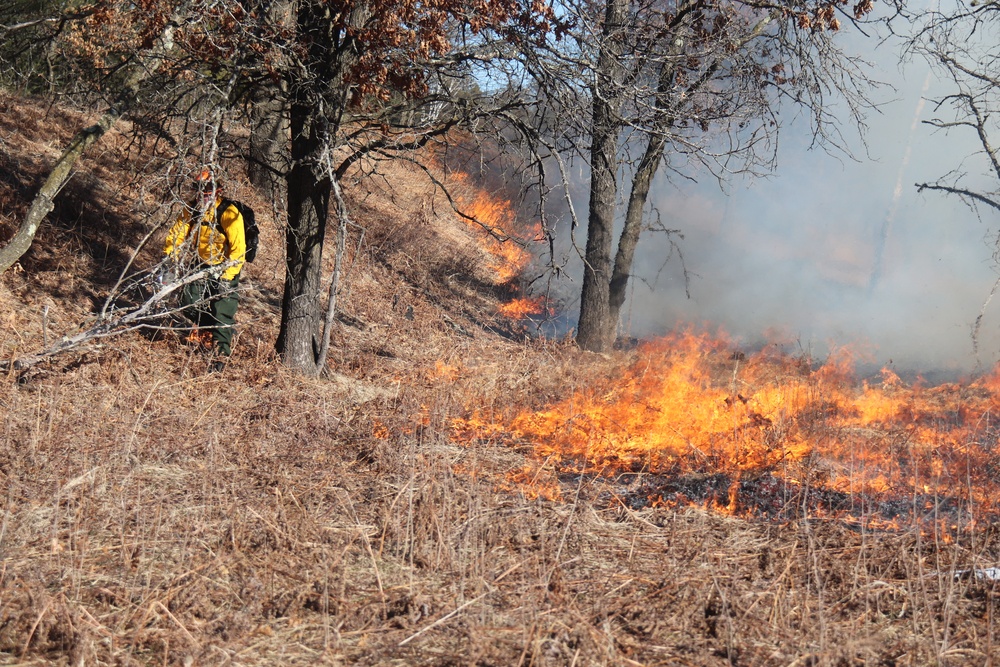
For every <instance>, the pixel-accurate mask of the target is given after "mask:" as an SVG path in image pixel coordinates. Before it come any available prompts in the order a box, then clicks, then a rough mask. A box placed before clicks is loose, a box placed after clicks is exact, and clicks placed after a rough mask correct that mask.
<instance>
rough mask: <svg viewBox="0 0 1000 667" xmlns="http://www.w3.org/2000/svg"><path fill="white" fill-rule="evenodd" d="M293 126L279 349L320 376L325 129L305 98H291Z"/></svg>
mask: <svg viewBox="0 0 1000 667" xmlns="http://www.w3.org/2000/svg"><path fill="white" fill-rule="evenodd" d="M291 130H292V165H293V166H292V168H291V169H290V170H289V171H288V176H287V179H286V187H287V188H288V229H287V230H286V232H285V290H284V295H283V297H282V304H281V329H280V331H279V332H278V341H277V348H278V352H279V353H280V354H281V355H282V358H283V360H284V362H285V364H287V365H289V366H293V367H295V368H298V369H300V370H302V371H303V372H304V373H306V374H307V375H318V374H319V373H320V372H321V371H322V368H320V367H319V365H318V363H317V362H318V359H319V354H320V348H321V343H320V341H319V331H320V322H321V321H322V308H321V305H320V288H321V282H322V266H323V264H322V259H323V242H324V238H325V236H326V219H327V215H328V213H329V209H330V188H331V185H332V183H331V181H330V178H329V175H328V172H327V171H326V170H325V169H324V168H323V164H322V153H323V151H325V150H327V147H328V145H329V143H328V137H327V136H326V134H327V132H328V130H327V128H326V125H325V123H324V119H322V118H318V117H317V115H316V113H315V108H314V106H313V105H311V104H310V103H309V101H308V100H305V101H295V102H293V103H292V108H291Z"/></svg>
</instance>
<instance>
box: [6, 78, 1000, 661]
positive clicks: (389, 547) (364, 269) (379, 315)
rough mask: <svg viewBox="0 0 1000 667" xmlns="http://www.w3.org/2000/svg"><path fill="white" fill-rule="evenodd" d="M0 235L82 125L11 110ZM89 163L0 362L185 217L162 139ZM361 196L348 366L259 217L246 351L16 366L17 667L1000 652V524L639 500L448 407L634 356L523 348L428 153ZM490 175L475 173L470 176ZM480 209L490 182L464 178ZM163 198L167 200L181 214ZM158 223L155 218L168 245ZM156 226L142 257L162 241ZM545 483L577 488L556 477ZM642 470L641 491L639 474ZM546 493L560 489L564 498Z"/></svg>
mask: <svg viewBox="0 0 1000 667" xmlns="http://www.w3.org/2000/svg"><path fill="white" fill-rule="evenodd" d="M0 110H2V112H3V113H0V238H5V237H6V236H5V235H6V234H9V233H10V232H11V230H12V229H13V228H14V226H15V225H16V223H17V220H18V216H19V214H20V213H22V212H23V211H24V210H25V207H26V205H27V202H28V200H29V199H30V194H31V188H32V184H33V183H36V182H37V180H38V176H39V174H41V173H42V172H43V170H44V169H45V164H46V159H50V158H51V156H52V155H53V154H54V151H55V150H56V147H57V146H59V145H60V141H62V140H64V139H65V137H66V136H68V135H69V134H70V133H71V132H72V129H73V128H74V127H76V126H77V125H78V124H79V123H80V122H81V121H82V119H83V118H84V117H85V114H83V113H82V112H80V111H77V110H70V109H65V108H60V107H58V106H53V105H49V104H47V103H44V102H42V101H39V100H28V99H21V98H17V97H12V96H9V95H5V96H3V97H2V98H0ZM128 141H129V138H128V137H127V136H126V135H124V134H117V135H115V136H113V137H110V138H109V141H108V142H107V143H106V144H104V145H103V146H102V148H101V149H100V151H99V152H98V153H96V154H95V155H93V156H91V157H89V158H88V159H87V160H86V161H85V162H84V164H83V166H82V167H81V170H80V173H78V174H77V175H76V176H75V177H74V179H73V181H72V182H71V184H70V186H69V189H68V191H67V192H65V193H64V194H63V199H62V200H61V201H60V204H59V207H58V208H57V210H56V212H55V213H54V215H53V216H52V218H51V220H50V221H49V223H48V224H47V225H46V226H45V228H44V229H43V230H42V231H41V232H40V234H39V237H38V239H37V241H36V243H35V247H34V248H33V249H32V251H31V252H30V253H29V255H27V256H26V257H25V258H24V260H23V261H22V262H21V264H20V266H19V267H17V269H16V270H14V271H10V272H8V273H7V274H5V275H3V276H2V277H0V306H2V309H0V312H2V313H3V321H2V323H0V327H2V331H3V336H2V341H0V343H2V348H0V351H2V354H3V355H4V356H5V357H8V358H10V357H12V356H16V355H17V354H19V353H20V352H22V351H25V350H33V349H37V348H38V347H40V346H42V345H43V344H44V342H45V341H46V340H51V339H54V338H55V337H58V336H61V335H65V334H66V333H68V332H70V331H73V330H74V329H75V328H76V327H78V326H79V325H80V324H81V323H82V322H84V321H85V320H86V318H87V317H88V315H89V314H90V313H92V312H93V311H94V309H95V308H99V307H100V306H101V303H102V301H103V297H104V295H105V294H106V293H107V290H108V289H109V288H110V287H111V286H112V285H113V283H114V281H115V280H116V278H117V274H118V272H119V271H120V270H121V268H122V267H123V266H124V265H125V263H126V262H127V261H128V258H129V257H130V256H131V255H132V253H133V252H134V251H135V250H136V248H138V247H139V245H140V243H141V241H142V239H143V238H144V237H145V235H146V234H147V233H148V232H149V231H150V230H155V229H157V228H158V227H159V228H160V231H159V232H156V233H161V234H162V226H163V225H164V224H165V223H166V222H168V221H169V220H170V219H171V216H172V215H173V214H175V213H176V209H170V207H169V197H168V196H167V195H166V194H165V193H168V192H169V183H167V182H166V181H165V179H164V178H163V177H162V175H161V172H160V171H159V169H160V166H161V164H162V162H160V161H161V160H163V161H165V160H166V159H167V157H166V156H165V155H158V154H157V153H156V150H154V149H153V148H150V149H149V150H148V152H147V153H146V155H148V159H147V160H146V161H145V162H144V163H143V164H141V165H136V164H134V163H127V162H126V160H125V157H124V156H125V149H126V144H127V142H128ZM383 173H384V178H383V179H381V180H366V181H359V182H357V183H353V184H350V187H349V190H348V193H347V194H348V196H349V198H350V203H351V209H352V212H353V215H354V221H355V222H356V223H357V225H359V227H360V228H363V229H364V235H363V238H362V239H361V240H359V238H358V237H359V235H355V236H354V237H353V242H352V245H351V252H350V253H349V260H350V261H349V269H348V272H347V277H346V281H345V284H346V286H347V287H346V291H345V292H344V293H343V295H342V297H341V303H342V306H343V310H342V316H341V317H340V320H339V321H338V324H337V329H336V331H335V334H334V335H335V344H336V354H335V358H334V359H333V360H332V362H331V374H330V376H329V377H327V378H323V379H309V378H303V377H301V376H299V375H296V374H294V373H292V372H290V371H288V370H287V369H286V368H284V367H283V366H282V365H281V364H280V363H278V361H277V360H276V359H275V357H274V354H273V341H274V337H275V335H276V332H277V312H278V302H277V299H278V297H279V295H280V293H281V291H280V288H281V278H282V276H281V234H280V233H279V229H278V227H277V225H276V220H275V217H274V215H273V214H272V213H271V212H270V211H269V207H268V205H267V203H266V202H263V201H261V200H260V199H259V198H258V197H257V196H256V193H255V192H253V191H252V190H251V189H250V188H249V187H247V186H246V185H245V184H244V183H243V181H242V180H241V177H240V174H239V173H238V172H235V171H234V172H233V173H230V174H229V180H230V182H231V183H233V184H234V192H233V193H232V194H234V195H236V196H238V197H239V198H241V199H244V200H246V201H249V202H251V203H252V204H253V205H254V206H255V208H256V209H257V211H258V217H259V219H260V222H261V226H262V230H263V242H262V251H261V256H260V258H259V259H258V261H257V263H256V264H255V265H254V266H253V267H252V269H251V271H250V272H249V275H248V277H247V283H246V291H245V293H244V296H243V304H242V306H241V312H240V314H239V322H240V325H239V326H240V333H239V337H238V340H237V343H236V348H235V353H234V354H235V358H234V363H233V364H231V365H230V367H228V368H227V369H226V371H225V372H224V373H221V374H215V375H206V374H205V373H204V367H205V360H204V359H203V358H202V357H201V356H200V355H199V353H198V352H197V351H196V350H193V349H191V348H188V347H186V346H185V345H184V343H183V341H182V340H181V337H180V336H178V335H175V334H172V333H170V332H166V333H160V334H158V335H143V334H141V333H139V332H131V333H128V334H125V335H123V336H121V337H119V338H117V339H113V340H109V341H104V342H102V343H100V344H95V345H92V346H90V347H87V348H85V349H81V350H78V351H76V352H74V353H72V354H67V355H63V356H60V357H57V358H54V359H53V360H51V361H49V362H46V363H44V364H40V365H39V366H38V367H36V368H33V369H32V371H31V372H30V373H27V374H21V375H18V374H14V373H12V374H11V375H9V376H8V377H6V378H4V380H3V382H2V383H0V415H2V426H0V439H2V444H0V479H2V480H3V484H2V487H0V488H2V491H3V493H2V495H0V497H2V499H3V501H2V502H3V511H2V515H0V662H2V663H5V664H19V665H42V664H66V665H74V667H75V666H77V665H111V664H114V665H136V664H150V665H153V664H156V665H162V664H168V665H169V664H179V665H229V664H231V665H292V664H303V665H305V664H308V665H315V664H331V665H337V664H359V665H402V664H422V665H425V664H433V665H459V664H462V665H637V664H662V665H678V664H680V665H849V664H877V665H895V664H915V665H916V664H934V663H937V664H968V661H970V660H972V661H978V662H980V663H982V662H983V661H984V660H988V659H990V656H992V655H995V653H996V652H995V649H993V644H994V642H992V638H993V633H994V632H995V630H994V629H993V624H992V620H991V619H992V618H993V616H992V614H993V610H994V606H995V605H996V600H997V597H996V595H995V590H994V585H993V583H992V582H990V581H988V580H984V579H982V578H977V577H966V578H956V577H955V576H954V572H955V570H957V569H961V568H965V567H969V566H976V565H977V564H980V563H986V562H988V561H989V559H990V557H991V554H993V553H995V551H996V538H995V534H994V532H993V531H992V530H984V531H982V532H980V533H978V534H977V537H976V539H975V540H974V541H973V542H971V543H970V542H962V543H955V544H952V545H942V544H936V543H933V542H928V541H926V540H925V539H924V537H923V536H922V534H921V533H920V532H919V531H900V532H880V533H872V532H866V531H861V532H858V531H857V530H855V529H854V528H852V527H850V526H846V525H843V524H841V523H839V522H836V521H816V520H809V519H808V518H807V519H805V520H801V521H790V522H785V523H773V522H756V521H747V520H743V519H737V518H733V517H729V516H725V515H722V514H719V513H715V512H712V511H708V510H705V509H702V508H698V507H680V508H663V507H659V508H658V507H653V506H644V507H634V506H631V505H629V504H628V503H626V502H622V496H621V493H620V491H621V488H622V484H623V483H624V482H623V480H622V479H621V478H617V477H616V478H607V477H602V476H600V475H595V474H580V473H574V472H572V471H571V470H568V469H562V470H561V469H554V468H552V467H551V466H549V467H546V464H545V461H544V460H538V459H536V458H534V457H533V456H532V447H531V446H530V445H531V443H524V442H518V441H517V439H516V438H510V437H507V436H506V435H503V434H501V435H497V436H496V437H492V438H491V437H482V438H479V439H476V440H472V441H464V442H461V441H459V440H457V439H456V438H455V437H454V435H455V433H456V431H455V423H456V422H455V420H456V419H458V418H461V417H468V416H469V415H471V414H473V413H474V412H477V413H479V414H482V413H485V412H490V411H492V412H496V413H502V412H506V411H512V410H516V409H519V408H523V407H525V406H530V407H537V408H542V407H544V406H546V405H549V404H551V403H552V402H554V401H557V400H559V399H561V398H564V397H567V396H571V395H572V394H573V392H574V391H576V390H579V389H582V388H587V387H592V386H594V385H595V384H596V383H597V382H598V381H599V380H606V379H613V378H615V377H616V376H617V369H619V368H620V367H623V366H626V365H628V364H629V363H630V362H631V361H633V360H634V359H635V358H636V355H635V352H634V351H621V352H616V353H615V354H613V355H590V354H585V353H580V352H579V351H577V350H576V349H575V348H574V347H572V346H571V345H569V344H567V343H565V342H563V341H548V340H531V339H528V338H526V337H524V336H522V335H520V334H519V333H518V330H517V328H516V327H515V326H514V325H512V324H511V323H509V322H507V321H505V320H503V319H502V318H500V317H499V316H497V315H496V309H497V306H498V305H499V304H500V303H501V300H502V299H504V298H509V297H511V296H512V295H513V293H512V291H511V288H510V287H509V286H506V285H505V284H503V283H499V284H498V283H497V282H496V280H495V278H494V277H493V276H492V275H491V273H490V270H489V268H488V266H489V265H490V263H491V262H492V261H493V259H495V258H490V257H489V256H487V255H486V254H484V250H483V249H482V247H481V246H480V245H479V244H478V243H477V242H476V238H475V235H474V234H473V233H472V232H470V231H469V228H468V227H466V226H465V225H464V224H463V223H461V222H460V221H458V220H457V219H456V218H455V216H454V215H452V214H451V213H450V209H449V208H448V206H447V205H445V203H444V202H443V200H441V199H440V198H439V197H438V196H436V195H435V193H434V191H433V189H432V188H430V187H429V186H426V185H424V184H423V183H424V181H422V180H421V179H419V178H415V177H414V173H413V172H412V171H411V170H410V168H408V167H407V166H406V164H405V163H401V164H395V165H391V166H388V165H383ZM469 187H471V186H469ZM469 196H470V197H475V196H477V195H476V193H475V192H470V195H469ZM164 200H167V204H164V203H163V202H164ZM154 236H155V234H154ZM157 248H158V245H157V243H155V242H154V243H151V244H150V245H149V246H148V247H147V248H145V249H142V250H140V252H139V256H138V260H137V261H138V262H139V264H140V265H141V264H142V263H144V262H145V263H151V262H154V261H155V259H156V257H157ZM539 476H547V477H548V478H550V479H551V480H552V481H553V483H554V484H555V485H556V486H557V488H558V490H559V493H558V494H557V495H558V497H559V498H561V499H555V500H553V499H546V497H545V494H539V493H538V491H537V489H538V486H537V484H535V482H536V481H537V479H538V478H539ZM629 483H633V484H634V483H635V482H634V481H632V482H629ZM552 497H554V496H550V498H552Z"/></svg>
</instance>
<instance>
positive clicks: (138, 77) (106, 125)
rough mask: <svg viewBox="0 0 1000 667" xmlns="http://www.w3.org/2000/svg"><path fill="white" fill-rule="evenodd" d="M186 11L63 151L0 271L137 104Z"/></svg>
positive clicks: (2, 255) (0, 258)
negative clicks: (87, 157) (91, 152)
mask: <svg viewBox="0 0 1000 667" xmlns="http://www.w3.org/2000/svg"><path fill="white" fill-rule="evenodd" d="M187 10H188V5H187V3H183V4H182V5H180V6H179V7H178V8H177V10H176V11H175V12H174V14H173V16H171V17H170V21H168V22H167V25H166V26H164V28H163V32H161V33H160V36H159V37H158V38H157V40H156V41H155V42H154V43H153V46H152V47H151V48H150V49H149V50H147V51H145V52H144V53H142V54H141V55H139V56H138V57H137V58H136V59H135V62H133V63H132V64H131V65H130V66H129V71H128V74H127V76H126V77H125V82H124V85H123V86H122V90H121V92H119V94H118V96H117V97H116V98H115V101H114V103H113V104H112V105H111V108H110V109H108V110H107V111H106V112H105V113H104V115H103V116H101V118H100V120H98V121H97V123H96V124H94V125H91V126H90V127H87V128H84V129H83V130H80V131H79V132H77V134H76V136H74V137H73V139H72V140H71V141H70V144H69V146H68V147H67V148H66V150H65V151H64V152H63V154H62V155H61V156H59V159H58V160H56V163H55V166H53V168H52V171H51V172H50V173H49V175H48V177H47V178H46V179H45V182H44V183H42V187H41V188H40V189H39V190H38V194H36V195H35V198H34V200H33V201H32V202H31V207H30V208H29V209H28V214H27V215H26V216H25V218H24V222H22V223H21V226H20V228H19V229H18V230H17V232H16V233H15V234H14V237H13V238H12V239H11V240H10V242H9V243H8V244H7V245H5V246H4V247H3V248H0V273H3V272H4V271H6V270H7V269H9V268H10V267H11V266H13V264H14V263H15V262H16V261H17V260H19V259H21V257H23V256H24V253H26V252H28V248H30V247H31V243H32V242H33V241H34V240H35V234H36V233H37V232H38V228H39V226H40V225H41V224H42V221H43V220H44V219H45V216H47V215H48V214H49V213H50V212H51V211H52V208H53V207H54V206H55V197H56V195H58V194H59V192H60V190H62V189H63V186H65V185H66V182H67V181H69V179H70V176H72V175H73V166H74V165H75V164H76V163H77V161H78V160H79V159H80V157H82V156H83V154H84V152H86V150H87V149H88V148H90V147H91V146H92V145H94V144H95V143H97V142H98V141H99V140H100V139H101V137H103V136H104V135H105V133H107V131H108V130H109V129H111V127H112V126H114V124H115V123H116V122H118V119H119V118H121V117H122V116H123V115H124V114H125V113H127V112H128V110H129V109H130V108H131V107H132V105H134V104H135V102H136V100H137V99H138V97H139V86H140V85H142V82H143V81H145V80H146V79H148V78H149V77H150V76H151V75H152V74H153V73H155V72H156V71H157V70H158V69H159V68H160V65H161V64H162V62H163V57H164V55H165V54H166V53H167V52H168V51H170V49H172V48H173V44H174V33H175V32H176V31H177V27H178V26H179V25H180V24H181V23H182V22H183V21H184V19H185V17H186V15H187Z"/></svg>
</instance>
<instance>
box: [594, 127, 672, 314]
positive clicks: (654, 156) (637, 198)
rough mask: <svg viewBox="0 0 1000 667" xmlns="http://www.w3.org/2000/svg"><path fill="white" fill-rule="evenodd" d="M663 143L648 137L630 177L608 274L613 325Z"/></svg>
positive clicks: (623, 292)
mask: <svg viewBox="0 0 1000 667" xmlns="http://www.w3.org/2000/svg"><path fill="white" fill-rule="evenodd" d="M665 146H666V140H665V139H664V138H663V137H662V136H653V137H650V140H649V144H648V145H647V146H646V151H645V153H643V155H642V160H640V162H639V167H638V168H637V169H636V172H635V175H634V176H633V177H632V190H631V192H630V193H629V198H628V209H627V210H626V212H625V225H624V226H623V227H622V234H621V237H619V239H618V251H617V253H616V254H615V265H614V270H613V272H612V274H611V285H610V288H609V294H608V302H609V307H608V317H609V318H610V319H611V320H612V321H613V322H615V323H617V322H618V318H619V316H620V315H621V309H622V305H624V303H625V293H626V291H627V288H628V279H629V277H630V275H631V273H632V263H633V262H634V261H635V249H636V247H637V246H638V244H639V234H640V233H641V232H642V220H643V211H644V210H645V208H646V202H647V201H648V200H649V189H650V186H652V184H653V176H655V175H656V170H657V169H659V167H660V160H662V159H663V149H664V147H665Z"/></svg>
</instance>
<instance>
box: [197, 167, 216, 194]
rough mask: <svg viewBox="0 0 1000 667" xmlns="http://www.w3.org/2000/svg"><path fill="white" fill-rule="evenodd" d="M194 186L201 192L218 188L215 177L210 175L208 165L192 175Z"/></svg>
mask: <svg viewBox="0 0 1000 667" xmlns="http://www.w3.org/2000/svg"><path fill="white" fill-rule="evenodd" d="M194 187H195V189H196V190H200V191H202V192H204V191H206V190H216V189H218V187H217V186H216V184H215V177H214V176H213V175H212V171H211V170H210V169H209V168H208V167H205V168H204V169H202V170H201V173H199V174H198V175H197V176H195V177H194Z"/></svg>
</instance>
